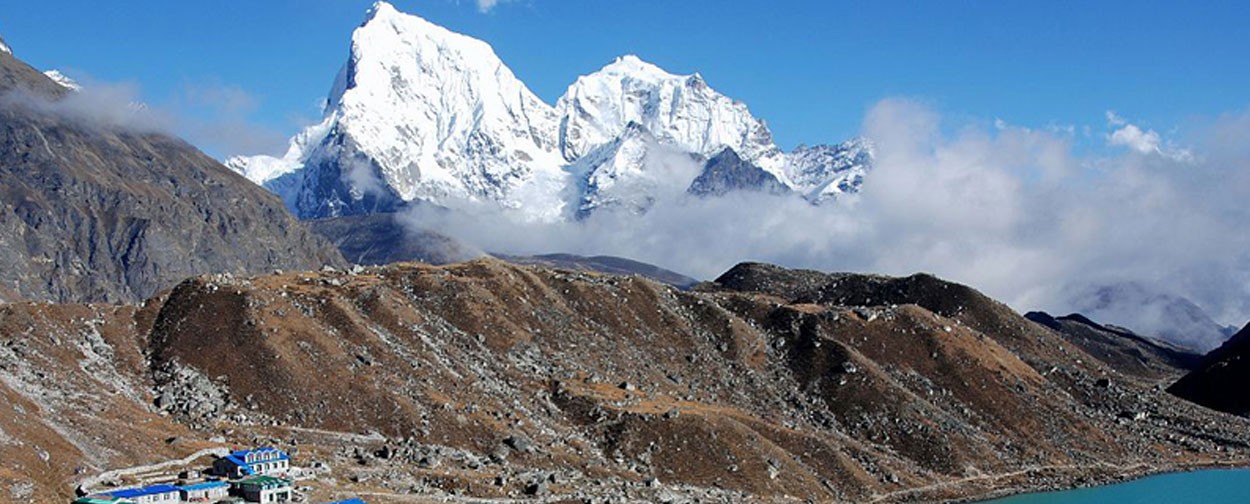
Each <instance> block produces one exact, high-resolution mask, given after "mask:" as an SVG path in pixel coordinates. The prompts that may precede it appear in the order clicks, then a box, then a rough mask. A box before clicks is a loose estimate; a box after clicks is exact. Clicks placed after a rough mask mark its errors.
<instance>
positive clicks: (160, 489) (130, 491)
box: [104, 485, 178, 499]
mask: <svg viewBox="0 0 1250 504" xmlns="http://www.w3.org/2000/svg"><path fill="white" fill-rule="evenodd" d="M171 492H172V493H177V492H178V488H177V487H174V486H173V485H152V486H145V487H140V488H127V489H125V490H117V491H113V492H105V493H104V495H108V496H111V497H118V498H121V499H133V498H135V497H143V496H145V495H156V494H165V493H171Z"/></svg>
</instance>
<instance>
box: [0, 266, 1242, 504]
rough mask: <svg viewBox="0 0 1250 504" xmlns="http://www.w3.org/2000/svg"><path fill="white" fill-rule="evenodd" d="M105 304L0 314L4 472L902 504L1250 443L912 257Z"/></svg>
mask: <svg viewBox="0 0 1250 504" xmlns="http://www.w3.org/2000/svg"><path fill="white" fill-rule="evenodd" d="M100 310H101V309H99V308H91V307H47V306H43V305H10V306H9V307H8V308H7V310H6V311H4V312H0V317H2V318H0V324H2V325H0V327H5V328H6V332H5V335H6V338H7V340H8V343H7V345H8V347H10V348H12V347H17V348H23V350H22V352H24V353H22V354H21V355H20V356H17V357H15V358H13V359H11V360H9V361H6V362H8V364H6V365H5V366H0V378H3V380H0V382H2V383H3V384H4V385H3V390H4V393H5V394H7V395H8V396H10V397H11V400H10V403H11V404H14V405H19V404H24V405H26V406H24V408H23V411H24V412H22V413H19V412H17V411H16V409H14V408H13V407H10V410H11V411H10V410H0V426H2V427H3V429H4V432H5V433H6V436H8V438H10V439H13V440H16V441H15V442H12V443H9V444H4V445H0V455H3V456H4V457H5V460H8V461H10V462H6V463H8V464H10V466H7V467H5V468H4V469H3V471H4V472H0V484H2V485H5V486H7V487H10V488H13V487H14V486H15V485H20V484H21V483H20V482H21V481H24V480H25V479H27V478H35V479H36V481H37V484H36V487H35V488H33V489H32V492H33V493H34V495H36V497H37V498H39V499H49V500H50V499H51V498H52V496H55V497H57V498H63V497H66V496H67V495H68V492H70V491H71V489H72V482H73V481H75V480H76V479H77V478H80V477H82V475H86V474H90V473H93V472H96V471H99V470H102V469H106V468H115V467H118V466H125V465H130V464H132V463H134V462H135V461H150V460H152V459H155V458H159V457H162V456H166V455H164V454H166V453H170V454H175V453H176V454H179V455H185V454H186V453H190V452H191V451H194V449H198V448H200V447H203V446H205V444H206V442H207V441H209V440H210V439H211V438H212V437H214V436H223V437H224V438H225V440H227V441H229V442H233V443H239V444H245V443H251V442H256V441H268V442H274V443H276V444H278V445H279V446H282V447H283V448H286V449H290V450H293V452H294V455H295V459H296V462H297V464H298V463H305V464H307V463H311V462H312V461H314V460H315V461H321V462H325V463H327V464H328V465H329V466H330V467H331V469H332V474H333V483H330V482H329V481H328V480H325V479H323V480H322V481H321V482H319V483H317V484H316V488H315V490H314V493H316V495H321V496H326V497H331V496H337V495H342V494H341V493H340V492H354V493H361V494H363V495H367V496H369V501H370V502H374V501H377V502H410V501H412V499H413V498H412V497H402V498H401V497H400V495H418V496H427V497H429V498H431V499H434V498H451V499H463V498H467V497H477V498H492V497H508V496H515V497H522V496H531V497H535V498H540V499H544V500H548V501H559V500H583V499H589V498H602V497H613V498H631V499H640V500H646V501H664V500H669V501H677V502H682V501H687V500H689V499H702V500H709V499H712V500H733V501H778V502H780V501H793V500H804V499H812V500H816V501H841V502H896V501H912V500H942V499H955V498H966V497H974V496H976V497H981V496H988V495H993V494H996V493H1000V492H1003V491H1010V490H1019V489H1026V488H1041V487H1048V486H1054V485H1072V484H1077V483H1091V482H1097V481H1106V480H1110V479H1116V478H1120V477H1124V476H1126V475H1135V474H1142V473H1146V472H1154V471H1162V470H1170V469H1174V468H1178V467H1193V466H1202V465H1219V464H1237V463H1244V460H1245V457H1246V454H1247V453H1248V451H1247V450H1250V444H1248V443H1250V432H1247V429H1246V425H1245V423H1244V421H1243V420H1241V419H1237V418H1235V417H1232V416H1228V415H1224V414H1220V413H1215V412H1211V411H1209V410H1206V409H1204V408H1201V407H1199V406H1196V405H1192V404H1190V403H1186V402H1184V401H1182V400H1180V399H1177V398H1175V397H1173V396H1171V395H1169V394H1167V393H1165V392H1163V391H1162V390H1159V389H1158V388H1157V387H1154V386H1153V385H1154V384H1153V383H1152V382H1150V381H1147V380H1144V379H1141V378H1138V377H1136V376H1135V375H1132V374H1126V373H1121V372H1119V371H1117V370H1116V369H1114V368H1112V367H1109V366H1108V365H1107V364H1105V363H1103V362H1102V361H1100V360H1098V359H1096V358H1094V357H1092V356H1090V355H1089V354H1087V353H1086V352H1084V351H1083V350H1081V349H1080V348H1079V347H1077V346H1075V345H1073V344H1071V343H1069V342H1068V341H1066V340H1065V339H1064V338H1063V337H1062V336H1061V335H1059V334H1058V333H1056V332H1054V331H1051V330H1048V329H1046V328H1043V327H1041V326H1039V325H1036V324H1034V323H1032V322H1030V321H1028V320H1026V319H1024V318H1023V317H1021V316H1019V315H1018V314H1016V313H1014V312H1012V311H1011V310H1009V309H1008V308H1007V307H1006V306H1004V305H1002V304H1000V303H997V302H995V301H993V300H991V299H989V298H986V297H985V296H983V295H981V294H980V293H978V292H976V291H975V290H973V289H970V288H968V287H965V286H960V285H957V284H952V283H948V282H944V281H941V280H939V279H936V278H933V277H930V276H923V275H920V276H913V277H907V278H886V277H876V276H863V275H849V274H837V275H826V274H822V273H818V272H795V271H789V270H783V269H780V268H775V267H770V266H766V265H753V264H744V265H740V266H738V267H736V268H734V270H733V271H731V272H730V273H728V274H726V275H725V276H724V277H722V278H721V279H719V280H718V281H717V282H712V283H706V284H702V285H700V286H699V287H697V288H696V289H694V290H692V291H688V292H683V291H680V290H678V289H676V288H673V287H669V286H666V285H663V284H659V283H655V282H652V281H649V280H645V279H641V278H639V277H624V276H612V275H601V274H595V273H584V272H574V271H565V270H555V269H547V268H542V267H529V266H517V265H512V264H507V263H503V262H499V261H496V260H489V259H487V260H478V261H473V262H468V263H462V264H455V265H448V266H439V267H434V266H425V265H418V264H397V265H390V266H384V267H377V268H367V269H354V270H352V271H349V272H340V271H325V272H320V273H285V274H274V275H266V276H259V277H252V278H243V277H232V276H227V275H214V276H203V277H198V278H194V279H191V280H188V281H186V282H183V283H182V284H180V285H178V286H177V287H176V288H174V289H173V290H172V291H170V292H169V293H168V295H167V296H162V297H160V298H157V299H154V300H153V301H151V302H150V304H149V306H148V307H147V308H144V309H142V310H131V309H111V310H105V311H104V312H101V311H100ZM79 312H82V314H81V315H80V314H78V313H79ZM83 319H90V320H96V319H99V320H100V321H101V322H96V323H93V324H87V325H84V322H82V320H83ZM92 327H95V328H96V329H92ZM149 328H150V329H149ZM105 329H107V330H105ZM97 332H98V333H100V334H101V336H100V339H99V341H97V340H96V339H95V338H96V337H95V336H92V334H95V333H97ZM22 356H35V357H26V358H23V357H22ZM28 362H29V364H28ZM86 363H95V364H91V365H90V366H88V365H87V364H86ZM36 370H38V371H36ZM36 372H42V373H45V375H44V376H43V377H40V376H39V375H37V374H31V373H36ZM113 390H117V391H118V392H110V391H113ZM100 391H105V392H104V393H103V394H102V393H101V392H100ZM50 397H55V398H57V399H56V400H53V399H50ZM102 397H107V398H108V399H107V400H101V398H102ZM3 415H10V416H9V417H8V418H10V420H8V421H6V420H5V418H6V417H5V416H3ZM59 415H67V416H66V417H65V418H66V419H65V420H54V419H56V418H60V417H59ZM120 418H127V419H129V421H128V423H127V424H126V425H124V426H121V427H120V428H117V427H115V426H116V425H118V420H117V419H120ZM171 419H173V420H176V421H171ZM28 426H34V427H29V428H28ZM40 426H47V428H46V429H45V428H43V427H40ZM165 436H177V437H178V442H175V443H172V444H166V443H165V442H164V441H163V440H162V439H163V437H165ZM32 444H38V445H39V446H40V447H41V449H43V450H44V451H45V452H46V453H47V459H46V460H42V459H40V458H39V457H37V456H35V455H32V453H37V452H36V451H34V450H32V448H31V445H32ZM136 444H140V445H142V446H139V447H136ZM149 445H155V447H156V449H155V450H154V451H151V452H149V451H145V450H147V449H148V448H149ZM76 473H81V474H76ZM317 492H320V493H317Z"/></svg>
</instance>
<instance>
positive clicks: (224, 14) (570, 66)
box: [0, 0, 1250, 155]
mask: <svg viewBox="0 0 1250 504" xmlns="http://www.w3.org/2000/svg"><path fill="white" fill-rule="evenodd" d="M371 3H372V2H371V0H264V1H252V0H247V1H245V0H203V1H201V0H178V1H160V2H157V1H150V0H128V1H126V2H102V1H98V0H39V1H23V0H12V1H10V2H6V6H5V7H4V9H3V12H0V36H3V37H4V38H5V39H6V40H7V41H8V42H9V43H10V45H12V46H13V47H14V50H15V51H16V53H17V55H18V56H19V57H21V58H23V59H25V60H26V61H28V62H29V63H31V64H33V65H34V66H36V67H38V68H40V69H47V68H60V69H64V70H65V71H66V72H67V73H69V74H70V75H71V76H76V77H87V78H89V80H94V81H98V82H108V83H116V82H126V83H130V84H132V85H134V86H135V87H137V89H138V93H139V95H140V97H141V98H142V99H143V100H144V101H148V102H150V103H154V104H156V105H158V106H164V107H166V108H168V109H171V110H175V111H176V112H177V113H178V114H185V115H189V116H197V117H199V119H200V120H201V121H205V122H207V121H214V120H221V121H222V122H225V123H230V124H238V125H239V127H240V128H244V129H247V130H248V131H249V132H251V133H249V134H250V135H251V136H252V137H255V138H254V139H255V142H252V143H248V144H245V145H248V148H259V147H258V146H261V145H265V146H270V147H269V148H271V149H272V148H274V147H279V146H280V145H281V144H282V139H284V138H286V137H288V136H290V135H291V134H293V133H294V132H295V131H296V130H297V129H298V127H299V125H300V124H302V123H303V122H306V121H308V120H310V119H312V118H313V117H314V116H316V115H317V113H318V112H317V110H316V108H315V104H316V103H317V101H318V100H319V99H320V98H322V97H323V96H324V94H325V92H326V91H327V89H328V88H329V85H330V83H331V80H332V78H333V76H334V73H335V72H336V70H337V69H338V67H339V66H340V65H341V64H342V63H343V61H344V59H345V58H346V54H347V49H348V41H349V37H350V33H351V31H352V29H353V28H354V27H355V26H356V25H357V24H358V23H359V22H360V21H361V20H362V19H363V16H364V13H365V10H366V9H367V8H368V7H369V5H370V4H371ZM393 3H394V4H395V5H396V6H397V7H398V8H399V9H401V10H404V11H407V12H412V13H416V14H418V15H421V16H423V17H426V18H427V19H430V20H431V21H434V22H436V23H439V24H442V25H444V26H447V27H448V28H450V29H452V30H455V31H459V32H462V33H466V34H469V35H472V36H475V37H478V38H481V39H484V40H486V41H487V42H489V43H491V44H492V45H493V46H494V47H495V49H496V51H497V52H498V53H499V54H500V56H501V57H502V58H503V60H504V62H505V63H507V64H508V65H509V66H511V67H512V69H513V70H514V71H515V73H516V74H517V75H518V76H519V77H520V78H521V79H522V80H523V81H524V82H526V83H527V84H528V85H529V86H530V87H531V89H533V90H534V91H535V92H536V93H537V94H538V95H539V96H540V97H542V98H543V99H545V100H547V101H549V102H554V100H555V99H556V98H557V97H558V96H559V95H560V94H561V93H562V92H563V91H564V88H565V87H566V86H567V85H568V84H569V83H571V82H572V81H573V80H574V78H576V76H578V75H580V74H584V73H589V72H591V71H593V70H595V69H597V68H598V67H600V66H602V65H603V64H606V63H607V62H609V61H610V60H611V59H612V58H613V57H615V56H617V55H620V54H624V53H635V54H638V55H640V56H641V57H643V59H646V60H649V61H652V62H653V63H656V64H658V65H660V66H661V67H663V68H665V69H667V70H669V71H672V72H675V73H690V72H695V71H698V72H701V73H702V74H703V75H704V77H705V78H707V80H708V82H709V83H710V84H711V85H712V86H713V87H714V88H716V89H718V90H719V91H721V92H723V93H725V94H727V95H729V96H731V97H734V98H736V99H739V100H742V101H744V102H746V103H747V104H748V105H749V106H750V108H751V110H752V112H753V113H755V115H756V116H758V117H761V118H763V119H765V120H766V121H768V123H769V125H770V126H771V128H772V129H773V131H774V134H775V135H776V137H777V141H778V143H779V144H780V145H781V146H782V147H783V148H790V147H793V146H794V145H797V144H799V143H809V144H810V143H821V142H837V141H840V140H842V139H845V138H847V137H850V136H853V135H855V134H857V133H858V132H859V130H860V123H861V121H862V118H863V116H864V113H865V111H866V110H868V109H869V108H870V107H871V106H872V105H873V104H874V103H876V102H878V101H879V100H881V99H883V98H888V97H899V96H902V97H908V98H911V99H918V100H922V101H924V102H926V103H929V104H931V105H932V106H933V107H935V108H937V109H938V110H941V111H943V112H944V113H946V114H947V115H953V116H956V117H963V118H966V119H969V120H972V121H987V122H988V121H993V120H994V119H1002V120H1004V121H1007V122H1008V123H1011V124H1020V125H1027V126H1031V127H1038V128H1042V127H1047V126H1067V125H1075V126H1077V127H1078V130H1079V128H1080V127H1082V126H1090V127H1092V128H1094V131H1096V132H1098V134H1102V133H1101V132H1102V131H1103V130H1104V128H1105V127H1106V119H1105V115H1104V114H1105V112H1106V111H1107V110H1115V111H1116V112H1117V113H1119V114H1120V115H1121V116H1124V117H1126V118H1129V119H1131V120H1132V121H1133V122H1135V123H1137V124H1141V125H1143V127H1147V128H1152V129H1155V130H1158V131H1160V132H1161V133H1164V134H1176V133H1178V132H1183V129H1184V128H1185V127H1186V125H1187V124H1190V123H1192V122H1193V121H1195V120H1197V119H1196V118H1203V117H1212V116H1215V115H1218V114H1221V113H1224V112H1230V111H1240V110H1243V109H1244V108H1245V107H1246V106H1247V104H1250V93H1247V90H1250V51H1247V48H1250V35H1248V34H1250V30H1247V29H1245V26H1244V25H1245V23H1246V22H1247V21H1250V8H1248V7H1247V5H1250V4H1247V3H1246V2H1201V3H1195V4H1193V5H1190V4H1188V3H1185V2H1170V3H1163V2H1116V1H1102V2H1023V1H1005V2H966V1H942V2H915V1H909V2H890V1H881V2H864V3H862V4H850V3H843V2H823V1H819V2H818V1H787V0H781V1H768V2H764V1H759V2H746V1H725V0H720V1H715V0H682V1H672V0H663V1H661V0H638V1H631V2H616V1H607V0H585V1H573V0H559V1H555V0H513V1H507V0H504V1H501V2H500V3H498V4H497V5H494V6H493V8H491V9H489V10H488V11H485V12H483V9H482V8H481V6H480V5H479V4H478V3H476V2H474V1H469V0H462V1H453V0H395V1H394V2H393ZM185 134H186V135H187V136H189V137H191V140H192V141H197V140H200V141H202V142H205V143H209V144H212V143H213V139H211V138H205V139H202V140H201V139H199V138H197V135H199V134H201V133H199V132H196V131H187V132H186V133H185ZM204 135H206V136H207V135H208V134H204ZM226 144H229V142H227V143H226ZM226 144H222V145H206V146H205V147H206V148H207V149H208V150H209V151H210V153H214V154H216V155H227V154H232V152H220V151H223V150H230V149H237V148H240V147H231V146H227V145H226ZM230 145H234V144H230Z"/></svg>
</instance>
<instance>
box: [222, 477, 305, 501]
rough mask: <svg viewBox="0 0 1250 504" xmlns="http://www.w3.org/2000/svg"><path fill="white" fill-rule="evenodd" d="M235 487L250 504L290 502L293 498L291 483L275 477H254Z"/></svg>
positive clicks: (236, 483)
mask: <svg viewBox="0 0 1250 504" xmlns="http://www.w3.org/2000/svg"><path fill="white" fill-rule="evenodd" d="M233 485H234V487H235V489H237V492H238V495H240V496H242V497H243V499H244V500H246V501H248V502H261V503H269V502H289V501H290V500H291V498H292V496H293V491H292V489H291V482H290V481H289V480H285V479H282V478H278V477H274V476H252V477H250V478H246V479H242V480H239V481H236V482H234V483H233Z"/></svg>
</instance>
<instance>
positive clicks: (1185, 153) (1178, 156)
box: [1107, 110, 1193, 162]
mask: <svg viewBox="0 0 1250 504" xmlns="http://www.w3.org/2000/svg"><path fill="white" fill-rule="evenodd" d="M1107 124H1109V125H1110V126H1112V127H1115V128H1116V129H1115V130H1114V131H1112V132H1111V133H1110V134H1108V135H1107V144H1108V145H1111V146H1116V147H1128V148H1130V149H1132V150H1134V151H1136V152H1138V153H1139V154H1158V155H1160V156H1164V157H1167V158H1170V159H1172V160H1174V161H1180V162H1192V161H1193V153H1192V152H1190V151H1189V150H1188V149H1182V148H1177V147H1173V146H1172V145H1170V144H1166V145H1165V144H1164V142H1163V139H1162V138H1160V136H1159V134H1158V133H1157V132H1155V130H1152V129H1147V130H1143V129H1141V128H1140V127H1138V126H1137V125H1136V124H1132V123H1129V122H1128V121H1126V120H1125V119H1124V118H1123V117H1120V116H1118V115H1116V113H1115V112H1112V111H1110V110H1108V111H1107Z"/></svg>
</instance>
